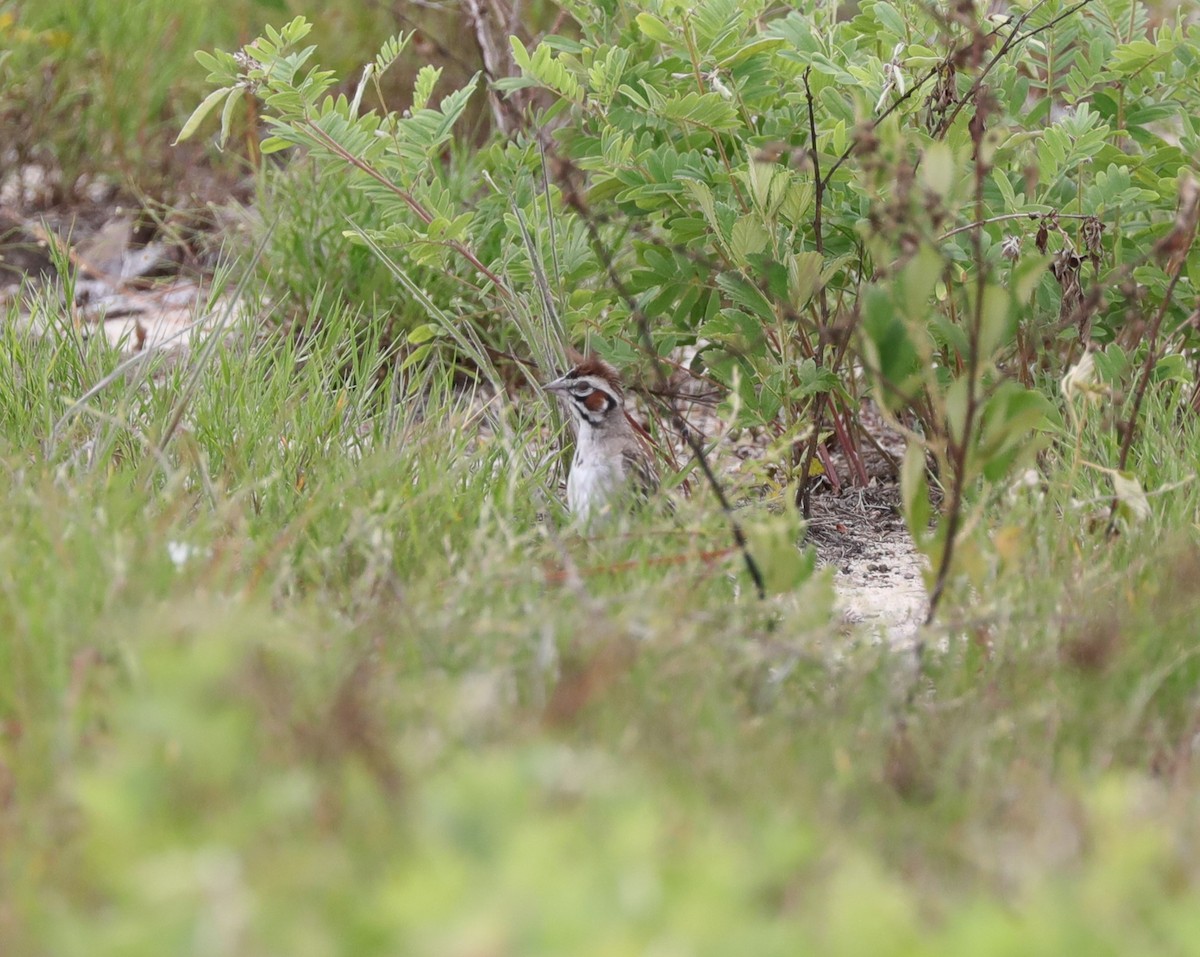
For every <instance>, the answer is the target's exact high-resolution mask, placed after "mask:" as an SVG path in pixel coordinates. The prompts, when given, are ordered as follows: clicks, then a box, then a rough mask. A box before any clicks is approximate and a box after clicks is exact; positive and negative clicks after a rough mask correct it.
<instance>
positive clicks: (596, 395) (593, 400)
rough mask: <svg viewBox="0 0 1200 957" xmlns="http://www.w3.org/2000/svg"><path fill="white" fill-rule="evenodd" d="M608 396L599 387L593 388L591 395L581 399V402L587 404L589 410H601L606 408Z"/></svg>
mask: <svg viewBox="0 0 1200 957" xmlns="http://www.w3.org/2000/svg"><path fill="white" fill-rule="evenodd" d="M608 402H609V399H608V396H606V395H605V394H604V393H603V392H601V391H600V390H599V389H595V390H594V391H593V392H592V394H591V395H589V396H588V397H587V398H586V399H584V400H583V404H584V405H585V406H587V408H588V411H589V412H603V411H604V410H605V409H606V408H608Z"/></svg>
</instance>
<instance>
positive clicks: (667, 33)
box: [634, 13, 675, 44]
mask: <svg viewBox="0 0 1200 957" xmlns="http://www.w3.org/2000/svg"><path fill="white" fill-rule="evenodd" d="M634 21H635V22H636V23H637V25H638V29H639V30H641V31H642V35H643V36H645V37H649V38H650V39H651V40H654V41H655V42H657V43H664V44H667V43H674V42H675V35H674V34H673V33H671V29H670V27H668V26H667V25H666V24H665V23H663V22H662V20H660V19H659V18H658V17H656V16H655V15H654V14H652V13H639V14H638V15H637V16H636V17H635V18H634Z"/></svg>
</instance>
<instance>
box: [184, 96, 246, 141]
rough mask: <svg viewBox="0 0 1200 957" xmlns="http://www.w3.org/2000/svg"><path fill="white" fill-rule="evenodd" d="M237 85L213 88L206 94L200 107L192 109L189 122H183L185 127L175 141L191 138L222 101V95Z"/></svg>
mask: <svg viewBox="0 0 1200 957" xmlns="http://www.w3.org/2000/svg"><path fill="white" fill-rule="evenodd" d="M235 89H236V88H235V87H232V86H223V87H221V88H220V89H219V90H213V91H212V92H211V93H210V94H208V96H206V97H205V98H204V99H203V100H202V101H201V103H200V105H199V106H198V107H196V108H195V109H194V110H192V115H191V116H189V117H188V118H187V122H185V123H184V124H183V129H181V130H180V131H179V135H178V136H177V137H175V143H176V144H179V143H182V142H183V141H184V140H186V139H190V138H191V136H192V134H193V133H195V132H196V129H197V128H198V127H199V126H200V124H201V123H203V122H204V118H205V117H206V116H208V114H209V113H211V112H212V111H213V108H214V107H215V106H216V105H217V103H219V102H220V100H221V97H223V96H229V97H231V98H232V94H233V93H234V91H235Z"/></svg>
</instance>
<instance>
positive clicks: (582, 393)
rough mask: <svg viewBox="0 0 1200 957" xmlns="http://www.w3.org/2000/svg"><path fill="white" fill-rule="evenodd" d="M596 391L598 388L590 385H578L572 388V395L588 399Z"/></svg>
mask: <svg viewBox="0 0 1200 957" xmlns="http://www.w3.org/2000/svg"><path fill="white" fill-rule="evenodd" d="M595 391H596V390H595V389H593V388H592V387H591V386H590V385H577V386H574V387H573V388H572V389H571V395H575V396H578V397H579V398H581V399H586V398H587V397H588V396H589V395H591V394H592V393H593V392H595Z"/></svg>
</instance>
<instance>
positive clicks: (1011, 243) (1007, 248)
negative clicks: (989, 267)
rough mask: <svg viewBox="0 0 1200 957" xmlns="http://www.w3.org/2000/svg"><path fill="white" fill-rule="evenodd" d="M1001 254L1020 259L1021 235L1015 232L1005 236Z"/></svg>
mask: <svg viewBox="0 0 1200 957" xmlns="http://www.w3.org/2000/svg"><path fill="white" fill-rule="evenodd" d="M1000 255H1001V256H1003V257H1004V258H1005V259H1020V258H1021V237H1020V236H1017V235H1013V234H1010V235H1008V236H1005V237H1004V241H1003V242H1002V243H1001V244H1000Z"/></svg>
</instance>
